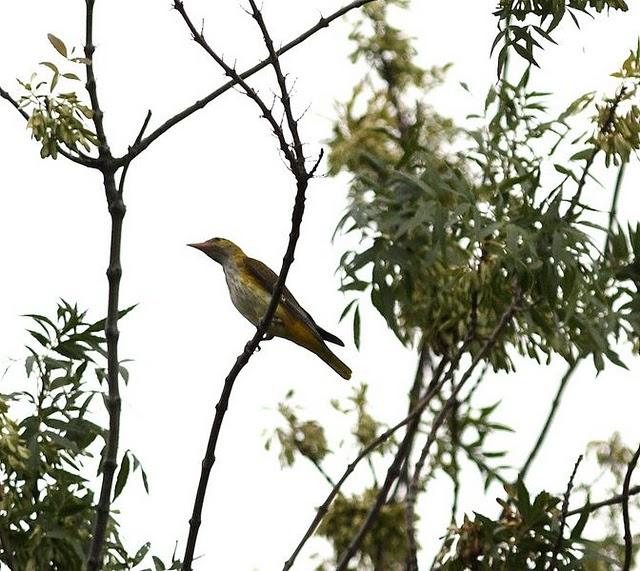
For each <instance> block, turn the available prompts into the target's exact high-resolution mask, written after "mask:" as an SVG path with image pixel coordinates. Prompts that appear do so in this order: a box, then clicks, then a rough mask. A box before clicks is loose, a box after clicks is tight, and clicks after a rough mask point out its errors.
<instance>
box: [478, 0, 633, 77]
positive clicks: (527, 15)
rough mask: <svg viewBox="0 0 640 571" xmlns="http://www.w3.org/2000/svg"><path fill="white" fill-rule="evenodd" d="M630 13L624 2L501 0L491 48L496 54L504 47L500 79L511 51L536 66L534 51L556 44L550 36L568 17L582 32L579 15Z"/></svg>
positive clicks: (619, 0) (500, 64) (621, 0)
mask: <svg viewBox="0 0 640 571" xmlns="http://www.w3.org/2000/svg"><path fill="white" fill-rule="evenodd" d="M628 9H629V6H628V5H627V3H626V2H625V1H624V0H499V2H498V7H497V9H496V11H495V12H494V15H495V16H497V17H498V34H497V35H496V37H495V39H494V41H493V46H492V48H491V49H492V51H493V50H494V49H495V48H496V47H497V46H498V45H501V44H502V48H501V49H500V51H499V53H498V76H500V75H501V73H502V69H503V67H504V65H505V63H506V61H507V58H508V56H509V54H510V53H512V51H513V52H515V53H516V54H518V56H520V57H521V58H523V59H524V60H525V61H527V62H528V63H530V64H532V65H536V66H537V65H538V62H537V61H536V60H535V58H534V55H533V54H534V50H536V49H542V45H541V44H540V42H551V43H553V44H555V43H556V42H555V40H554V39H553V37H552V35H551V34H552V33H553V32H554V30H555V29H556V28H557V27H558V26H559V25H560V23H561V22H562V21H563V19H564V18H565V17H566V16H570V17H571V19H572V20H573V22H574V23H575V25H576V26H577V27H578V28H579V27H580V23H579V16H580V15H588V16H591V17H593V15H594V13H600V12H602V11H603V10H607V11H610V10H622V11H625V12H626V11H627V10H628ZM514 21H517V22H520V23H522V25H517V24H514Z"/></svg>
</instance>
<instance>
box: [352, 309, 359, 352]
mask: <svg viewBox="0 0 640 571" xmlns="http://www.w3.org/2000/svg"><path fill="white" fill-rule="evenodd" d="M353 342H354V344H355V346H356V349H358V350H359V349H360V307H359V306H358V307H356V310H355V312H354V313H353Z"/></svg>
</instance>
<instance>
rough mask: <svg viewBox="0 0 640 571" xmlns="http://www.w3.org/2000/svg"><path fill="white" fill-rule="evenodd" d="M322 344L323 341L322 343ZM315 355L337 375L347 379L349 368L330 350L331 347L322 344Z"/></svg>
mask: <svg viewBox="0 0 640 571" xmlns="http://www.w3.org/2000/svg"><path fill="white" fill-rule="evenodd" d="M323 345H324V343H323ZM316 355H318V357H320V358H321V359H322V360H323V361H324V362H325V363H326V364H327V365H329V366H330V367H331V368H332V369H333V370H334V371H335V372H336V373H338V375H340V376H341V377H342V378H343V379H346V380H349V379H350V378H351V369H350V368H349V367H347V365H346V364H345V363H343V362H342V361H341V360H340V359H338V357H337V356H336V355H334V354H333V353H332V352H331V349H329V347H327V346H326V345H324V346H323V348H322V350H321V351H317V352H316Z"/></svg>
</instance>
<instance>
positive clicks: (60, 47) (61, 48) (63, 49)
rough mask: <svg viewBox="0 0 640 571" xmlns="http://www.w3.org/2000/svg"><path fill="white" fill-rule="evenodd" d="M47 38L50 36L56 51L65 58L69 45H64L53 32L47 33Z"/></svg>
mask: <svg viewBox="0 0 640 571" xmlns="http://www.w3.org/2000/svg"><path fill="white" fill-rule="evenodd" d="M47 38H49V41H50V42H51V45H52V46H53V47H54V48H55V49H56V51H57V52H58V53H59V54H60V55H61V56H62V57H64V58H66V57H67V46H65V45H64V42H63V41H62V40H61V39H60V38H58V37H57V36H54V35H53V34H47Z"/></svg>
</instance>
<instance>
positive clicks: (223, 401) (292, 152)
mask: <svg viewBox="0 0 640 571" xmlns="http://www.w3.org/2000/svg"><path fill="white" fill-rule="evenodd" d="M173 5H174V8H175V9H176V10H177V11H178V12H179V13H180V15H181V16H182V19H183V20H184V21H185V23H186V25H187V27H188V28H189V31H190V32H191V34H192V36H193V39H194V40H195V41H196V42H197V43H198V44H199V45H200V46H201V47H202V48H203V49H204V50H205V51H206V52H207V53H208V54H209V55H210V56H211V57H212V58H213V59H214V61H215V62H216V63H217V64H218V65H219V66H220V67H221V68H222V69H223V70H224V72H225V73H226V74H227V75H228V76H229V77H230V78H231V80H232V82H233V83H232V85H235V84H237V85H239V86H240V87H241V88H242V89H243V91H244V92H245V94H246V95H247V96H248V97H249V98H250V99H252V100H253V101H254V102H255V104H256V105H257V106H258V108H259V109H260V111H261V112H262V116H263V117H264V118H265V119H266V120H267V122H268V123H269V125H270V126H271V129H272V130H273V132H274V134H275V136H276V138H277V140H278V144H279V146H280V150H281V151H282V152H283V154H284V156H285V158H286V159H287V162H288V163H289V167H290V169H291V172H292V173H293V175H294V177H295V180H296V187H297V192H296V198H295V204H294V207H293V213H292V216H291V231H290V233H289V243H288V246H287V251H286V253H285V255H284V258H283V260H282V268H281V270H280V275H279V277H278V280H277V282H276V285H275V288H274V291H273V295H272V297H271V301H270V303H269V307H268V309H267V312H266V313H265V315H264V317H263V318H262V320H261V321H260V323H259V324H258V327H257V329H256V332H255V334H254V336H253V337H252V339H251V340H250V341H249V343H247V345H246V346H245V349H244V351H243V352H242V354H240V355H239V356H238V358H237V359H236V362H235V364H234V366H233V368H232V369H231V371H230V372H229V374H228V375H227V377H226V379H225V382H224V387H223V389H222V394H221V396H220V400H219V402H218V404H217V405H216V412H215V415H214V419H213V424H212V427H211V432H210V434H209V442H208V444H207V450H206V453H205V457H204V459H203V461H202V470H201V473H200V481H199V483H198V489H197V492H196V498H195V501H194V506H193V512H192V515H191V519H190V520H189V535H188V538H187V544H186V547H185V555H184V559H183V563H182V568H183V569H184V571H191V565H192V563H193V557H194V552H195V546H196V541H197V538H198V531H199V529H200V524H201V521H202V509H203V506H204V499H205V495H206V491H207V485H208V482H209V477H210V474H211V470H212V468H213V464H214V463H215V451H216V446H217V442H218V438H219V435H220V430H221V428H222V422H223V420H224V416H225V413H226V411H227V408H228V405H229V398H230V395H231V391H232V389H233V385H234V383H235V380H236V378H237V377H238V374H239V373H240V371H241V370H242V369H243V368H244V366H245V365H246V364H247V363H248V362H249V359H250V358H251V355H252V354H253V353H254V351H255V350H256V349H258V347H259V344H260V342H261V341H262V340H263V339H264V336H265V334H266V332H267V330H268V328H269V325H270V323H271V321H272V319H273V316H274V315H275V312H276V309H277V306H278V304H279V302H280V298H281V296H282V291H283V290H284V284H285V280H286V279H287V275H288V273H289V268H290V267H291V265H292V264H293V260H294V252H295V248H296V244H297V242H298V238H299V236H300V225H301V223H302V217H303V215H304V207H305V198H306V190H307V187H308V185H309V180H311V178H312V177H313V175H314V172H315V170H316V169H317V167H318V165H319V163H320V160H321V159H322V155H323V154H322V152H321V153H320V157H319V159H318V161H317V162H316V163H315V165H314V167H313V169H312V170H311V171H307V169H306V165H305V162H306V161H305V157H304V154H303V146H302V144H301V143H300V142H299V141H300V138H299V134H298V130H297V125H295V123H294V124H293V125H291V124H289V128H290V130H291V136H292V138H293V141H294V143H293V144H289V142H288V141H287V137H286V134H285V132H284V129H283V128H282V125H281V123H279V122H278V121H277V120H276V119H275V117H274V115H273V112H272V109H271V108H270V107H269V106H267V105H266V104H265V102H264V101H263V100H262V98H261V97H260V96H259V95H258V94H257V93H256V91H255V90H254V89H253V88H252V87H251V86H249V85H248V84H247V83H246V81H245V80H244V79H243V78H242V76H241V75H240V74H238V73H237V72H236V71H235V69H233V68H232V67H231V66H229V65H228V64H227V63H226V62H225V61H224V60H223V58H222V57H221V56H219V55H218V54H217V53H216V52H215V50H213V48H212V47H211V46H210V45H209V43H208V42H207V41H206V40H205V38H204V36H203V34H202V31H199V30H198V29H197V28H196V27H195V26H194V24H193V22H192V20H191V18H190V17H189V15H188V14H187V12H186V10H185V8H184V4H183V2H182V1H181V0H174V3H173ZM264 33H265V34H267V36H268V32H267V31H266V28H265V32H264ZM271 56H272V57H271V59H270V63H271V64H272V65H274V68H275V67H276V66H277V69H278V70H279V73H280V74H281V73H282V71H281V69H280V66H279V62H278V57H277V54H273V53H272V54H271ZM281 89H282V90H283V96H282V104H283V107H284V110H285V115H286V116H287V117H292V116H293V113H292V110H291V98H290V96H289V94H288V93H287V91H286V85H282V86H281ZM327 479H328V481H329V482H331V479H330V478H327Z"/></svg>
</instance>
